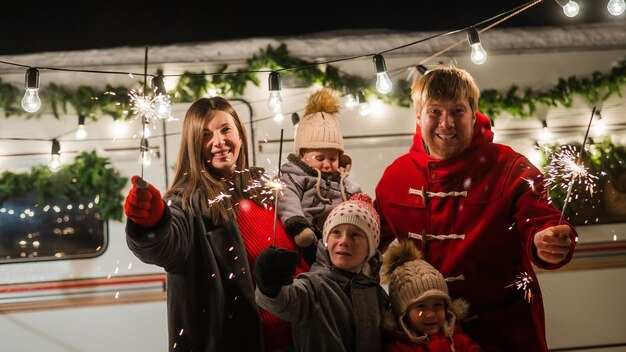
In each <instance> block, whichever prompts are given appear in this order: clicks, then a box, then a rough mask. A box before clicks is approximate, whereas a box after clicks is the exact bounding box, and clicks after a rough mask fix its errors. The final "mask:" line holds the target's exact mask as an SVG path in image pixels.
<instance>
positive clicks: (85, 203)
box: [0, 192, 107, 264]
mask: <svg viewBox="0 0 626 352" xmlns="http://www.w3.org/2000/svg"><path fill="white" fill-rule="evenodd" d="M96 201H97V199H95V198H94V197H75V198H74V199H72V200H65V199H52V200H48V201H47V202H46V204H38V203H37V202H36V199H35V195H34V193H32V192H31V193H27V194H25V195H23V196H20V197H19V198H10V199H7V200H5V201H4V202H3V203H2V204H0V264H2V263H13V262H27V261H37V260H63V259H74V258H87V257H95V256H98V255H100V254H102V253H103V252H104V250H105V249H106V243H107V230H106V224H105V222H104V221H103V220H102V217H101V216H100V213H99V212H97V211H96V210H95V208H94V204H95V202H96Z"/></svg>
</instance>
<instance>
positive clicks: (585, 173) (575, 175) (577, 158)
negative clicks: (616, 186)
mask: <svg viewBox="0 0 626 352" xmlns="http://www.w3.org/2000/svg"><path fill="white" fill-rule="evenodd" d="M595 114H596V107H595V106H594V107H593V109H592V110H591V117H589V124H588V125H587V130H586V131H585V137H584V138H583V143H582V145H581V147H580V153H578V152H576V150H574V149H573V148H572V147H571V146H567V147H565V148H561V151H560V152H559V153H558V154H557V155H556V157H554V158H552V160H551V161H550V165H549V167H548V184H550V183H551V180H552V182H553V181H554V180H556V178H557V174H558V176H560V177H561V178H562V179H563V180H565V181H567V182H566V183H567V184H568V187H567V194H566V195H565V199H564V200H563V208H562V209H561V218H560V219H559V225H560V224H561V221H562V220H563V215H564V214H565V207H567V204H568V203H569V201H570V198H571V195H572V190H573V188H574V183H576V182H578V181H579V182H581V183H582V184H583V185H584V186H585V190H587V191H588V192H589V193H590V195H593V191H594V187H595V180H597V179H598V177H597V176H595V175H592V174H590V173H589V170H588V169H587V168H586V167H585V166H584V165H583V163H582V157H583V155H584V153H585V143H587V137H588V136H589V129H590V128H591V122H593V116H594V115H595Z"/></svg>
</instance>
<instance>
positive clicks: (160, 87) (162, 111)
mask: <svg viewBox="0 0 626 352" xmlns="http://www.w3.org/2000/svg"><path fill="white" fill-rule="evenodd" d="M152 92H153V93H154V98H153V99H152V103H151V104H150V107H151V108H152V111H154V114H155V115H156V116H157V117H158V118H160V119H166V118H168V117H170V116H171V115H172V101H171V100H170V97H169V96H168V95H167V91H166V90H165V82H164V81H163V77H161V76H156V77H154V78H152Z"/></svg>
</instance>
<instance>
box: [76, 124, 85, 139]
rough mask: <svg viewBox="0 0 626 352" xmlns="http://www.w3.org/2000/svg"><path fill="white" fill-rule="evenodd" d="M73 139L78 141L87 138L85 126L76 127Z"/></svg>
mask: <svg viewBox="0 0 626 352" xmlns="http://www.w3.org/2000/svg"><path fill="white" fill-rule="evenodd" d="M75 137H76V139H78V140H83V139H85V138H87V130H86V129H85V125H78V129H77V130H76V135H75Z"/></svg>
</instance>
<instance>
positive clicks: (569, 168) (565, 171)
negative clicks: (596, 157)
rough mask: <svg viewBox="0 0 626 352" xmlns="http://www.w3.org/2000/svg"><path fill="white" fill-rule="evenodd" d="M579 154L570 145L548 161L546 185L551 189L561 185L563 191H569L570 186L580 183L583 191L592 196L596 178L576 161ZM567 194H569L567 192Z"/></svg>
mask: <svg viewBox="0 0 626 352" xmlns="http://www.w3.org/2000/svg"><path fill="white" fill-rule="evenodd" d="M579 159H580V154H579V153H578V151H576V150H575V149H574V148H573V147H572V146H571V145H568V146H564V147H562V148H561V150H560V151H559V152H558V153H557V154H556V155H555V156H554V157H553V158H552V160H550V165H549V166H548V177H547V183H548V185H551V188H555V187H557V186H558V185H562V186H563V188H565V189H568V190H569V189H571V187H572V185H573V184H575V183H576V182H580V183H581V184H583V185H584V187H585V190H586V191H587V192H589V194H590V195H593V193H594V190H595V186H596V180H597V179H598V176H596V175H594V174H592V173H590V172H589V169H588V168H587V167H585V166H584V165H583V164H582V163H579V162H578V161H577V160H579ZM568 193H570V192H569V191H568Z"/></svg>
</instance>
